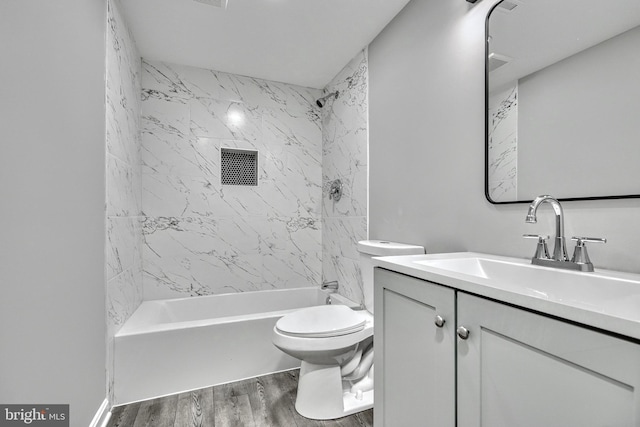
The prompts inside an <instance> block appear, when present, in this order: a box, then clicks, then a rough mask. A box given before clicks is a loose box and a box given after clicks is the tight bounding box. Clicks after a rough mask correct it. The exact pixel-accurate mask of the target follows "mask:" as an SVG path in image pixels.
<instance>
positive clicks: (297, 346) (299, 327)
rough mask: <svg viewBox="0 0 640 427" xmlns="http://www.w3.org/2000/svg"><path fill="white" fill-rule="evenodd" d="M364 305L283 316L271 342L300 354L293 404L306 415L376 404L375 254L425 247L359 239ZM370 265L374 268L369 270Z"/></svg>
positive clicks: (336, 414) (322, 416)
mask: <svg viewBox="0 0 640 427" xmlns="http://www.w3.org/2000/svg"><path fill="white" fill-rule="evenodd" d="M358 250H359V251H360V264H361V270H362V277H363V291H364V307H365V308H366V309H362V310H354V309H351V308H349V307H347V306H345V305H325V306H316V307H309V308H304V309H301V310H298V311H296V312H294V313H291V314H287V315H285V316H283V317H282V318H281V319H280V320H278V322H277V323H276V325H275V327H274V328H273V343H274V345H275V346H276V347H278V348H279V349H280V350H282V351H283V352H285V353H287V354H289V355H290V356H293V357H296V358H298V359H300V360H301V366H300V375H299V380H298V392H297V396H296V404H295V408H296V411H298V413H299V414H300V415H302V416H304V417H306V418H311V419H317V420H329V419H336V418H341V417H344V416H347V415H350V414H354V413H356V412H360V411H364V410H366V409H369V408H372V407H373V371H374V369H373V261H372V259H371V258H372V257H374V256H386V255H413V254H421V253H424V248H423V247H422V246H414V245H406V244H402V243H392V242H386V241H379V240H366V241H361V242H358ZM369 270H370V271H369Z"/></svg>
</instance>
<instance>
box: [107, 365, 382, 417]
mask: <svg viewBox="0 0 640 427" xmlns="http://www.w3.org/2000/svg"><path fill="white" fill-rule="evenodd" d="M297 384H298V370H293V371H287V372H280V373H277V374H272V375H265V376H262V377H257V378H251V379H248V380H243V381H238V382H234V383H230V384H224V385H219V386H215V387H209V388H204V389H200V390H195V391H191V392H185V393H180V394H174V395H171V396H166V397H161V398H157V399H152V400H147V401H144V402H137V403H132V404H129V405H123V406H117V407H115V408H114V409H113V411H112V416H111V419H110V420H109V424H108V427H371V426H373V410H372V409H370V410H368V411H364V412H360V413H358V414H354V415H350V416H348V417H344V418H340V419H337V420H330V421H316V420H309V419H307V418H304V417H302V416H301V415H299V414H298V413H297V412H296V410H295V408H294V405H295V400H296V388H297Z"/></svg>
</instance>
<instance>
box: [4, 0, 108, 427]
mask: <svg viewBox="0 0 640 427" xmlns="http://www.w3.org/2000/svg"><path fill="white" fill-rule="evenodd" d="M105 22H106V3H105V2H104V1H103V0H57V1H54V2H52V1H48V0H2V2H0V40H2V42H1V43H0V58H2V67H1V68H0V77H1V81H2V86H0V129H2V131H1V133H0V140H1V144H2V155H0V203H1V206H2V209H1V210H0V221H1V223H2V227H0V286H2V296H1V298H0V343H2V344H0V345H1V347H2V350H1V351H0V402H2V403H26V404H43V403H44V404H46V403H69V404H70V405H71V425H72V426H78V427H80V426H83V427H84V426H87V425H88V424H89V422H90V421H91V419H92V417H93V415H94V414H95V413H96V411H97V409H98V407H99V406H100V404H101V403H102V401H103V400H104V398H105V352H106V351H105V299H104V298H105V297H104V292H105V291H104V288H105V284H104V243H105V237H104V234H105V233H104V230H105V224H104V221H105V190H104V188H105V184H104V181H105V175H104V171H105V145H104V134H105V125H104V117H105V110H104V108H105V107H104V105H105V102H104V68H105V40H104V35H105ZM79 35H82V36H79Z"/></svg>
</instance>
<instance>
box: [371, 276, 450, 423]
mask: <svg viewBox="0 0 640 427" xmlns="http://www.w3.org/2000/svg"><path fill="white" fill-rule="evenodd" d="M375 282H376V289H375V294H374V312H375V318H376V323H375V326H374V342H375V346H376V351H375V353H374V363H375V381H374V396H375V397H374V399H375V406H374V423H375V426H376V427H381V426H386V427H403V426H407V427H419V426H437V427H454V426H455V357H456V355H455V333H454V331H455V322H454V319H455V317H454V316H455V292H454V291H453V290H452V289H449V288H445V287H444V286H438V285H434V284H431V283H429V282H425V281H423V280H419V279H414V278H411V277H408V276H403V275H400V274H397V273H392V272H389V271H386V270H381V269H376V271H375ZM436 316H441V318H442V320H443V321H444V324H442V325H441V326H440V327H439V326H437V325H436V324H435V319H436ZM379 319H382V322H380V323H378V321H379Z"/></svg>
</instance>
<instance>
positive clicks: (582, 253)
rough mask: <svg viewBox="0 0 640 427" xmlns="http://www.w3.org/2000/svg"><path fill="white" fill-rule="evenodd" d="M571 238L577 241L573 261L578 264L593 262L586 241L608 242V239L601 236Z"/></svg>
mask: <svg viewBox="0 0 640 427" xmlns="http://www.w3.org/2000/svg"><path fill="white" fill-rule="evenodd" d="M571 240H574V241H575V242H576V248H575V249H574V250H573V257H572V258H571V262H575V263H576V264H591V260H590V259H589V253H588V252H587V246H586V243H607V239H604V238H601V237H572V238H571Z"/></svg>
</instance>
